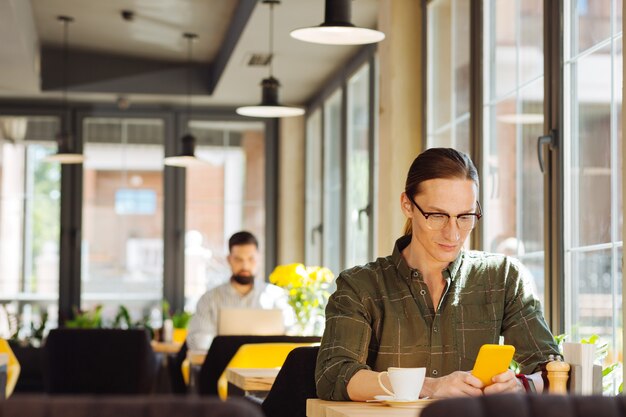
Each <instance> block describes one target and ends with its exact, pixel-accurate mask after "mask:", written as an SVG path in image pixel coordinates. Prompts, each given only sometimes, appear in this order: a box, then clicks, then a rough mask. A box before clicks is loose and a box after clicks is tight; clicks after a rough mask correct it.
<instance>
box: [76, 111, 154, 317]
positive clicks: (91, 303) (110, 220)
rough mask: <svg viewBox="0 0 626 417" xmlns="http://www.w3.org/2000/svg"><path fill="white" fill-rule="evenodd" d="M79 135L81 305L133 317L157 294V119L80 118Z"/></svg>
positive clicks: (144, 312)
mask: <svg viewBox="0 0 626 417" xmlns="http://www.w3.org/2000/svg"><path fill="white" fill-rule="evenodd" d="M83 134H84V138H85V145H84V152H85V163H84V174H83V231H82V238H83V240H82V288H81V291H82V294H81V299H82V300H81V306H82V308H83V309H92V308H94V307H95V306H96V305H102V306H103V311H102V317H103V320H104V324H105V325H107V324H109V325H110V324H111V321H112V320H113V318H114V317H115V315H116V314H117V311H118V309H119V307H120V306H122V305H123V306H125V307H126V308H127V309H128V310H129V313H130V315H131V319H132V320H133V321H138V320H141V319H143V318H145V317H147V316H148V315H149V313H150V310H151V308H155V307H159V305H160V300H161V298H162V296H163V295H162V294H163V122H162V121H161V120H158V119H114V118H85V119H84V121H83Z"/></svg>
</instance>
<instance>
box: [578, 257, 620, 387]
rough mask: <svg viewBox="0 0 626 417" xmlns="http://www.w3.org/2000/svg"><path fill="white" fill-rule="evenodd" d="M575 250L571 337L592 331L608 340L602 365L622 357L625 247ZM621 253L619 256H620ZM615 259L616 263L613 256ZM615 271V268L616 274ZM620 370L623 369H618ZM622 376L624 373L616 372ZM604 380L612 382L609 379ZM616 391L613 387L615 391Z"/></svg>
mask: <svg viewBox="0 0 626 417" xmlns="http://www.w3.org/2000/svg"><path fill="white" fill-rule="evenodd" d="M612 252H613V250H611V249H609V250H602V251H594V252H574V253H572V273H571V286H572V295H573V297H572V298H573V299H572V302H571V303H570V307H569V315H570V320H571V326H570V330H569V333H570V336H571V340H573V341H579V340H581V339H583V338H589V337H591V336H593V335H598V336H599V337H600V342H607V343H608V347H609V351H608V356H607V358H606V359H605V360H604V363H603V366H607V365H609V364H611V363H614V362H615V361H617V360H620V361H621V360H622V348H623V341H622V340H621V335H622V320H621V318H622V315H621V300H622V287H621V282H622V268H621V256H622V255H621V254H622V250H621V248H619V250H615V255H613V254H612ZM618 256H619V258H618ZM613 259H616V260H617V262H616V264H613V263H612V260H613ZM613 271H616V273H615V274H614V273H613ZM618 373H620V374H621V370H620V371H618ZM617 376H618V377H621V375H617ZM603 382H605V383H606V382H609V381H607V380H606V379H605V380H604V381H603ZM613 392H614V391H613Z"/></svg>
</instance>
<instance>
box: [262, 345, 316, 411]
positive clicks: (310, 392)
mask: <svg viewBox="0 0 626 417" xmlns="http://www.w3.org/2000/svg"><path fill="white" fill-rule="evenodd" d="M318 351H319V347H318V346H314V347H299V348H296V349H294V350H292V351H291V353H289V356H287V359H286V360H285V363H284V364H283V366H282V368H280V372H278V375H277V376H276V380H275V381H274V385H272V389H271V391H270V392H269V394H268V395H267V397H266V398H265V400H264V401H263V403H262V404H261V408H262V409H263V413H264V414H265V416H266V417H306V400H307V399H309V398H317V393H316V389H315V363H316V362H317V353H318Z"/></svg>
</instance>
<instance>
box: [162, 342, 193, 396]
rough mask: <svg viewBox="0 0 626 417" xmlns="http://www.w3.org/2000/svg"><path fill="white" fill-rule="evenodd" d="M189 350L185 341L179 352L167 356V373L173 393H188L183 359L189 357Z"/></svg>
mask: <svg viewBox="0 0 626 417" xmlns="http://www.w3.org/2000/svg"><path fill="white" fill-rule="evenodd" d="M187 350H188V348H187V342H186V341H185V343H183V345H182V346H181V347H180V350H179V351H178V353H176V354H174V355H168V356H167V373H168V375H169V380H170V387H171V391H172V393H173V394H187V384H185V378H184V377H183V371H182V370H181V366H182V365H183V361H184V360H185V358H186V357H187Z"/></svg>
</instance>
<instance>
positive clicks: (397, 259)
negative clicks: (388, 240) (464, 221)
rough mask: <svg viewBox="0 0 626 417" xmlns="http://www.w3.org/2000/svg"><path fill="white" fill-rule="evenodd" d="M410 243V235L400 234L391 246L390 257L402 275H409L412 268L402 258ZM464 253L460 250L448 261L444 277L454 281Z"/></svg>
mask: <svg viewBox="0 0 626 417" xmlns="http://www.w3.org/2000/svg"><path fill="white" fill-rule="evenodd" d="M410 243H411V235H406V236H402V237H401V238H399V239H398V240H396V244H395V245H394V248H393V253H392V254H391V259H392V260H393V263H394V265H395V266H396V269H397V270H398V272H399V273H400V276H402V277H410V276H411V271H412V270H411V268H409V265H408V264H407V263H406V261H405V260H404V257H403V256H402V251H403V250H404V249H405V248H406V247H407V246H409V244H410ZM464 253H465V252H464V251H463V250H461V252H460V253H459V256H457V257H456V259H455V260H454V261H452V262H450V264H449V265H448V266H447V267H446V268H445V269H444V270H443V272H444V277H445V278H450V279H451V280H452V281H454V278H455V276H456V273H457V272H458V271H459V268H460V267H461V263H462V261H463V255H464Z"/></svg>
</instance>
